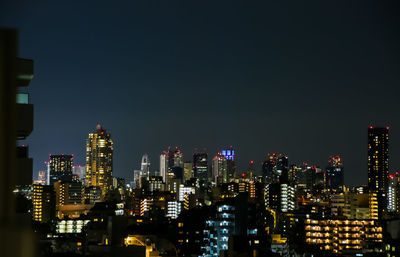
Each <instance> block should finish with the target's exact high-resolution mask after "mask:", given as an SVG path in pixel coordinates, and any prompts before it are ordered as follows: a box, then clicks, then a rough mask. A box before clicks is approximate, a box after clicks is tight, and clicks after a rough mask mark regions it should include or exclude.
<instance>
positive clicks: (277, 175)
mask: <svg viewBox="0 0 400 257" xmlns="http://www.w3.org/2000/svg"><path fill="white" fill-rule="evenodd" d="M262 175H263V178H264V181H265V182H266V183H276V182H280V183H286V182H287V181H288V157H287V156H285V155H283V154H280V153H278V154H277V153H269V154H268V155H267V160H265V161H264V163H263V166H262Z"/></svg>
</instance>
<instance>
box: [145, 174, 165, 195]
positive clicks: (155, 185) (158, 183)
mask: <svg viewBox="0 0 400 257" xmlns="http://www.w3.org/2000/svg"><path fill="white" fill-rule="evenodd" d="M148 185H149V191H150V192H153V191H162V190H163V189H164V184H163V178H162V177H161V176H151V177H150V179H149V183H148Z"/></svg>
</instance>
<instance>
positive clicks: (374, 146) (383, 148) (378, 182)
mask: <svg viewBox="0 0 400 257" xmlns="http://www.w3.org/2000/svg"><path fill="white" fill-rule="evenodd" d="M388 175H389V127H378V128H375V127H372V126H371V127H369V128H368V191H369V193H370V194H371V195H372V198H375V197H376V203H373V201H371V205H372V206H376V204H377V211H378V213H377V214H378V218H379V219H381V218H383V216H384V214H385V213H386V211H387V196H388Z"/></svg>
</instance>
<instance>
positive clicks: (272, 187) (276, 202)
mask: <svg viewBox="0 0 400 257" xmlns="http://www.w3.org/2000/svg"><path fill="white" fill-rule="evenodd" d="M295 199H296V196H295V189H294V187H292V186H291V185H289V184H279V183H272V184H266V185H265V206H266V207H268V208H270V209H273V210H275V211H281V212H288V211H293V210H294V209H295Z"/></svg>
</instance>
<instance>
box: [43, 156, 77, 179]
mask: <svg viewBox="0 0 400 257" xmlns="http://www.w3.org/2000/svg"><path fill="white" fill-rule="evenodd" d="M73 160H74V156H73V155H64V154H63V155H50V161H49V171H50V185H53V184H54V182H56V181H63V182H71V181H72V171H73V166H74V165H73Z"/></svg>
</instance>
